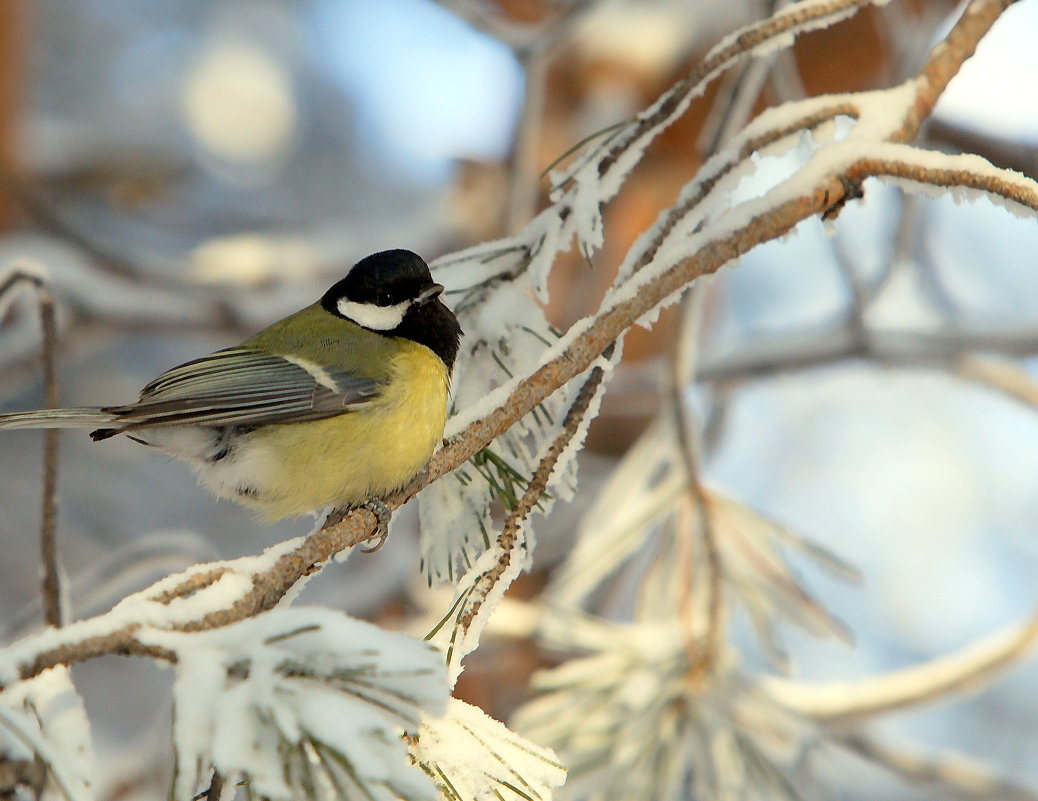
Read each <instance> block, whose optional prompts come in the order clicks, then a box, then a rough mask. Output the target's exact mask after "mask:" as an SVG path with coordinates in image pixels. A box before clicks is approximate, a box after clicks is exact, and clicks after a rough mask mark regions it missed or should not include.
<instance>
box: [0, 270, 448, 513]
mask: <svg viewBox="0 0 1038 801" xmlns="http://www.w3.org/2000/svg"><path fill="white" fill-rule="evenodd" d="M442 291H443V287H442V286H441V285H440V284H437V283H435V282H433V279H432V275H431V274H430V272H429V266H428V265H427V264H426V263H425V262H424V261H423V260H422V258H421V257H419V256H418V255H416V254H414V253H411V252H410V251H407V250H387V251H384V252H382V253H375V254H374V255H371V256H368V257H367V258H364V259H362V260H361V261H359V262H357V263H356V264H355V265H354V266H353V267H352V268H350V270H349V271H348V272H347V273H346V276H345V277H344V278H343V279H342V280H341V281H339V282H338V283H336V284H335V285H334V286H333V287H332V288H331V289H329V290H328V291H327V292H326V293H325V294H324V296H323V297H322V298H321V299H320V300H319V301H317V302H316V303H314V304H312V305H310V306H307V307H306V308H305V309H303V310H302V311H299V312H296V313H295V314H292V315H290V316H288V317H286V318H285V319H283V320H280V321H278V322H276V323H274V324H273V325H271V326H270V327H269V328H265V329H264V330H262V331H260V332H259V333H258V334H256V335H255V336H252V337H250V338H249V339H246V340H245V341H244V342H242V343H241V344H240V345H238V346H237V347H233V348H227V349H225V350H218V351H216V352H215V353H211V354H210V355H208V356H203V357H202V358H200V359H195V360H194V361H190V362H187V363H186V364H182V365H180V366H179V367H174V368H173V369H171V370H168V371H166V372H165V373H163V374H162V375H160V376H159V377H158V378H156V379H155V380H154V381H152V382H151V383H150V384H148V385H147V386H146V387H144V389H143V390H141V393H140V399H139V400H138V401H137V402H136V403H131V404H128V405H126V406H102V407H88V408H73V409H41V410H37V411H29V412H14V413H10V414H2V415H0V428H12V429H13V428H93V429H95V430H93V431H92V432H91V433H90V437H91V439H93V440H102V439H107V438H109V437H113V436H115V435H116V434H125V435H126V436H128V437H129V438H130V439H132V440H135V441H136V442H140V443H142V444H144V445H149V446H151V447H153V448H156V449H158V450H160V451H162V452H164V453H167V454H169V455H171V456H174V457H176V458H178V459H182V460H183V461H185V462H187V463H188V464H189V465H190V466H191V468H192V469H193V470H194V472H195V473H196V475H197V476H198V480H199V481H200V482H201V483H202V484H203V485H204V486H206V487H208V488H209V489H210V490H212V491H213V492H214V493H215V494H216V495H217V496H219V497H223V498H230V499H232V500H235V501H238V502H240V503H243V504H246V505H248V506H251V507H254V508H255V509H257V510H258V511H259V513H260V515H261V516H263V517H264V518H266V519H268V520H271V521H273V520H278V519H280V518H283V517H286V516H290V515H301V514H305V513H307V512H312V511H314V510H318V509H321V508H323V507H325V506H331V505H337V506H356V505H360V504H362V503H365V502H366V501H368V500H371V499H378V498H379V497H381V496H384V495H386V494H388V493H390V492H392V491H393V490H395V489H397V488H399V487H402V486H403V485H404V484H406V483H407V482H408V481H410V480H411V479H412V478H414V476H416V475H417V474H418V472H419V471H420V470H421V469H422V467H424V466H425V463H426V462H427V461H428V460H429V457H430V456H431V455H432V452H433V449H434V448H435V446H436V443H437V442H438V441H439V439H440V438H441V437H442V436H443V428H444V424H445V422H446V419H447V393H448V389H449V385H450V378H451V372H452V371H453V368H454V359H455V356H456V355H457V352H458V344H459V341H460V337H461V327H460V326H459V325H458V321H457V318H455V316H454V314H453V312H451V310H450V309H448V308H447V307H446V306H445V305H444V304H443V302H442V301H441V300H440V297H439V296H440V293H441V292H442Z"/></svg>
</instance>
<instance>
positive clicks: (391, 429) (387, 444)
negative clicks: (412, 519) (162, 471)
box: [241, 340, 449, 520]
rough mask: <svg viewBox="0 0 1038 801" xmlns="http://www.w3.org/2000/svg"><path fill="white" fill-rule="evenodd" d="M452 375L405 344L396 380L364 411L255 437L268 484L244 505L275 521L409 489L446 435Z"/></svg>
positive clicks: (395, 364)
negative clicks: (450, 377)
mask: <svg viewBox="0 0 1038 801" xmlns="http://www.w3.org/2000/svg"><path fill="white" fill-rule="evenodd" d="M448 385H449V376H448V374H447V370H446V367H445V366H444V364H443V362H442V361H441V360H440V359H439V358H438V357H437V356H436V355H435V354H434V353H433V352H432V351H431V350H429V349H428V348H426V347H425V346H424V345H419V344H417V343H414V342H411V341H408V340H401V341H400V350H399V352H398V354H397V355H395V356H394V357H393V358H392V361H391V373H390V379H389V381H388V383H387V384H386V386H385V388H384V389H383V391H382V392H381V394H380V395H379V396H378V397H377V398H376V399H374V400H373V401H372V402H370V403H368V404H366V405H365V406H363V407H361V408H359V409H357V410H355V411H351V412H348V413H346V414H342V415H339V416H337V417H331V418H327V419H324V420H316V421H311V422H303V423H291V424H288V425H280V426H269V427H261V428H258V429H256V430H255V431H254V432H252V433H251V434H250V435H249V443H248V448H249V450H250V451H251V452H252V453H253V454H254V458H255V459H256V464H257V468H258V472H259V473H262V476H263V478H262V480H261V481H257V482H256V484H255V489H256V492H255V495H254V496H253V497H245V498H242V499H241V500H242V501H244V502H245V503H248V504H249V505H253V506H256V507H258V508H259V510H260V512H261V514H262V515H263V516H264V517H266V518H268V519H271V520H276V519H279V518H282V517H286V516H289V515H299V514H305V513H307V512H311V511H314V510H316V509H321V508H323V507H325V506H330V505H333V504H334V505H355V504H360V503H363V502H364V501H366V500H368V499H370V498H377V497H381V496H384V495H387V494H388V493H390V492H392V491H393V490H395V489H398V488H399V487H402V486H403V485H404V484H406V483H407V482H408V481H410V480H411V479H412V478H414V476H415V475H417V474H418V472H419V471H420V470H421V469H422V468H423V467H424V466H425V463H426V462H428V461H429V457H430V456H431V455H432V452H433V449H434V448H435V447H436V444H437V442H439V441H440V438H441V437H442V436H443V427H444V424H445V423H446V420H447V392H448Z"/></svg>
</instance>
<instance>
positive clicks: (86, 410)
mask: <svg viewBox="0 0 1038 801" xmlns="http://www.w3.org/2000/svg"><path fill="white" fill-rule="evenodd" d="M115 419H116V418H115V415H114V414H112V413H111V412H106V411H104V410H103V409H99V408H97V407H89V406H88V407H82V408H78V409H36V410H34V411H31V412H10V413H8V414H0V429H4V428H98V427H99V426H104V425H105V424H107V423H111V422H112V421H113V420H115Z"/></svg>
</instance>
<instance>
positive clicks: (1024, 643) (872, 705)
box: [762, 610, 1038, 726]
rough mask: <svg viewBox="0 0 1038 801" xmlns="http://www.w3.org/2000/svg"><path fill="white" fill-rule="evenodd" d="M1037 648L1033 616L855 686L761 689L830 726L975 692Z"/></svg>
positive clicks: (781, 684)
mask: <svg viewBox="0 0 1038 801" xmlns="http://www.w3.org/2000/svg"><path fill="white" fill-rule="evenodd" d="M1036 646H1038V610H1036V612H1035V613H1034V614H1032V615H1031V617H1030V618H1028V619H1027V620H1025V621H1023V622H1022V623H1016V624H1013V625H1011V626H1007V627H1006V628H1004V629H1002V630H1001V631H998V632H995V633H994V634H991V635H988V636H987V637H984V638H983V639H981V640H978V641H976V642H973V643H970V644H969V645H967V646H966V647H964V648H962V649H960V650H959V651H957V652H955V653H953V654H949V655H947V656H942V657H938V658H935V659H931V660H929V661H927V662H924V663H922V664H919V665H913V666H912V667H908V668H902V669H901V670H893V671H890V672H888V673H884V674H881V675H878V676H871V677H869V678H865V679H861V680H859V681H846V682H824V683H815V684H809V683H806V682H799V681H791V680H787V679H782V678H778V677H774V676H768V677H766V678H764V679H762V682H763V686H764V687H765V688H766V689H767V690H768V691H769V692H770V694H771V695H772V697H773V698H774V699H775V700H776V701H778V702H779V703H781V704H783V705H785V706H787V707H789V708H790V709H792V710H794V711H796V712H797V714H800V715H803V716H805V717H809V718H814V719H815V720H818V721H821V722H824V723H826V724H828V725H830V726H834V725H841V726H842V725H846V724H849V723H853V722H855V721H859V720H861V719H863V718H868V717H874V716H875V715H878V714H881V713H885V712H890V711H893V710H897V709H908V708H912V707H917V706H920V705H922V704H925V703H930V702H932V701H935V700H936V699H938V698H945V697H947V696H949V695H952V694H955V693H965V692H970V691H975V690H977V689H978V688H980V687H984V686H986V685H987V684H989V683H990V681H991V679H992V677H993V676H994V675H996V674H997V673H1000V672H1002V671H1004V670H1007V669H1008V668H1010V667H1012V666H1013V665H1015V664H1017V663H1019V662H1020V661H1021V660H1022V659H1024V658H1026V657H1028V656H1030V655H1031V654H1032V653H1033V652H1034V650H1035V647H1036Z"/></svg>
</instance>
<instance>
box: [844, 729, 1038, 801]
mask: <svg viewBox="0 0 1038 801" xmlns="http://www.w3.org/2000/svg"><path fill="white" fill-rule="evenodd" d="M833 739H834V740H835V742H837V743H839V744H840V745H842V746H844V747H845V748H847V749H849V750H850V751H852V752H853V753H855V754H857V755H859V756H861V757H863V758H864V759H867V760H869V761H871V762H875V763H876V764H878V765H881V766H882V767H884V768H886V769H887V770H889V771H891V772H893V773H896V774H898V775H899V776H901V777H902V778H904V779H907V780H908V781H910V782H913V783H915V784H928V785H937V788H938V789H939V790H941V791H942V792H945V793H947V792H953V793H956V794H958V795H964V796H967V797H970V798H977V799H983V801H987V799H991V798H997V799H999V801H1038V790H1035V789H1034V788H1029V787H1026V786H1024V785H1023V784H1020V783H1018V782H1015V781H1013V780H1012V779H1008V778H1006V777H1004V776H998V775H996V774H994V773H992V771H991V769H990V768H988V767H986V766H985V765H983V764H982V763H980V762H977V761H975V760H972V759H969V758H968V757H966V756H963V755H962V754H947V753H946V754H942V755H941V756H939V757H930V756H922V755H920V754H916V753H913V752H912V751H910V750H908V749H906V748H904V747H903V746H900V745H899V746H897V747H894V746H891V745H888V744H887V743H885V742H883V741H882V740H880V739H878V738H876V737H872V736H870V735H868V734H865V733H862V732H853V733H849V734H837V735H836V736H835V737H834V738H833Z"/></svg>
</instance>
